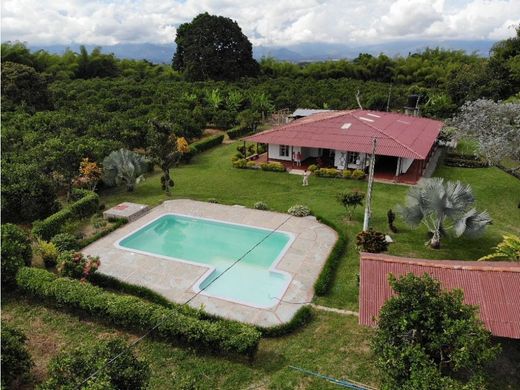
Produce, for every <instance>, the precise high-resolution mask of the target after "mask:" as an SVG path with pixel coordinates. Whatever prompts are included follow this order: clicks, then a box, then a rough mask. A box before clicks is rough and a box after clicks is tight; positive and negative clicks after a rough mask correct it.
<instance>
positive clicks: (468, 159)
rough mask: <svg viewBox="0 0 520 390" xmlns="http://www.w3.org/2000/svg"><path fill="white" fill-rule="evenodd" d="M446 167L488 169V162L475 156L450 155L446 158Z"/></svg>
mask: <svg viewBox="0 0 520 390" xmlns="http://www.w3.org/2000/svg"><path fill="white" fill-rule="evenodd" d="M444 165H447V166H449V167H459V168H486V167H488V166H489V164H488V163H487V161H486V160H484V159H483V158H480V157H478V156H475V155H473V154H461V153H448V154H447V155H446V157H445V158H444Z"/></svg>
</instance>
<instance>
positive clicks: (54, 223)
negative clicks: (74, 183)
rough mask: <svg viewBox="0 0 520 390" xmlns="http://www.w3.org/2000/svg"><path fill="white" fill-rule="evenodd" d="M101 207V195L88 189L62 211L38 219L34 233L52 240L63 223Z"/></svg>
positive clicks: (89, 214) (91, 212) (87, 215)
mask: <svg viewBox="0 0 520 390" xmlns="http://www.w3.org/2000/svg"><path fill="white" fill-rule="evenodd" d="M98 209H99V196H98V194H96V193H95V192H91V191H87V192H86V194H85V196H83V197H82V198H81V199H79V200H77V201H76V202H73V203H71V204H69V205H68V206H66V207H64V208H63V209H61V210H60V211H58V212H57V213H55V214H52V215H51V216H49V217H47V218H45V219H44V220H42V221H36V222H35V223H34V225H33V230H32V232H33V234H34V235H35V236H38V237H40V238H43V239H44V240H50V239H51V238H52V237H54V236H55V235H56V234H58V233H60V232H61V229H62V227H63V224H64V223H65V222H67V221H70V220H73V219H81V218H85V217H89V216H91V215H92V214H94V213H95V212H96V211H98Z"/></svg>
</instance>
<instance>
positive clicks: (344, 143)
mask: <svg viewBox="0 0 520 390" xmlns="http://www.w3.org/2000/svg"><path fill="white" fill-rule="evenodd" d="M442 127H443V123H442V122H440V121H436V120H433V119H427V118H420V117H413V116H407V115H403V114H398V113H392V112H379V111H370V110H349V111H322V112H317V113H312V114H310V115H308V116H304V117H301V118H300V119H296V120H294V121H292V122H290V123H288V124H285V125H281V126H278V127H275V128H272V129H270V130H266V131H263V132H261V133H258V134H254V135H251V136H249V137H245V138H244V141H249V142H257V143H263V144H268V151H267V155H266V156H263V159H265V160H267V161H279V162H282V163H284V164H285V165H286V166H287V165H289V166H292V165H293V163H294V160H295V158H296V156H298V153H299V156H300V158H301V161H302V166H304V167H305V166H308V165H309V164H318V165H320V166H322V167H335V168H337V169H362V170H365V169H366V168H367V167H368V165H369V160H370V158H369V157H370V154H371V152H372V147H373V139H374V138H376V139H377V146H376V163H375V175H376V178H382V179H389V180H393V181H400V182H410V183H415V182H417V180H419V179H420V178H421V177H422V176H423V174H424V172H425V170H426V169H427V168H428V166H429V162H430V158H431V157H432V155H433V154H434V152H435V150H436V140H437V136H438V135H439V133H440V131H441V129H442ZM432 160H434V161H432V163H434V162H435V160H436V159H432ZM429 170H430V171H431V170H432V169H429Z"/></svg>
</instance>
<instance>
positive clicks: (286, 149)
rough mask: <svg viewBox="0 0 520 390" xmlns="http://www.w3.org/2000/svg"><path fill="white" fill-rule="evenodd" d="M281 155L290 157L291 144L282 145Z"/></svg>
mask: <svg viewBox="0 0 520 390" xmlns="http://www.w3.org/2000/svg"><path fill="white" fill-rule="evenodd" d="M279 155H280V157H289V145H280V153H279Z"/></svg>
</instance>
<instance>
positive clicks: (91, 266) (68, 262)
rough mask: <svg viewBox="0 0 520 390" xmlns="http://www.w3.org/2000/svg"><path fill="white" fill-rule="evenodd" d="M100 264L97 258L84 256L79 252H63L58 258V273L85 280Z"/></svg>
mask: <svg viewBox="0 0 520 390" xmlns="http://www.w3.org/2000/svg"><path fill="white" fill-rule="evenodd" d="M100 264H101V262H100V261H99V257H98V256H85V255H83V253H81V252H74V251H65V252H62V253H60V255H59V256H58V268H57V269H58V273H59V274H60V275H61V276H66V277H69V278H74V279H81V280H85V279H87V278H88V277H89V276H90V275H91V274H93V273H94V272H96V271H97V269H98V268H99V265H100Z"/></svg>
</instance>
